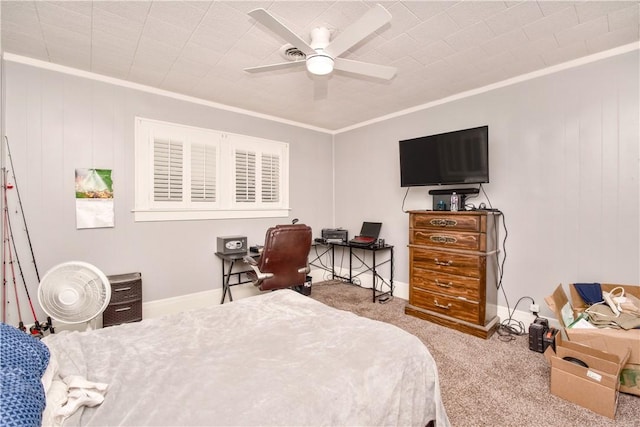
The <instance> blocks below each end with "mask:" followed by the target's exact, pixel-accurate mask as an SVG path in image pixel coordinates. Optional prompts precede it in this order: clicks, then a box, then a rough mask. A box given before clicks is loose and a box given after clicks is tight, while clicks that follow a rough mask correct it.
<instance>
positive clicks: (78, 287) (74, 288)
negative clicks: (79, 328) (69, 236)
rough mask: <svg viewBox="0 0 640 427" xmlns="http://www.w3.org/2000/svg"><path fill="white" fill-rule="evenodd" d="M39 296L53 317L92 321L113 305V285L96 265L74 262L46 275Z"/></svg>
mask: <svg viewBox="0 0 640 427" xmlns="http://www.w3.org/2000/svg"><path fill="white" fill-rule="evenodd" d="M38 299H39V301H40V306H41V307H42V309H43V310H44V311H45V313H47V315H49V316H51V317H52V318H53V319H56V320H58V321H61V322H64V323H71V324H74V323H83V322H89V321H91V320H92V319H94V318H95V317H96V316H98V315H99V314H100V313H102V312H103V311H104V310H105V309H106V307H107V305H108V304H109V300H110V299H111V285H110V283H109V279H108V278H107V276H105V275H104V273H103V272H102V271H100V270H99V269H98V268H96V267H95V266H93V265H91V264H88V263H85V262H81V261H71V262H67V263H63V264H60V265H57V266H55V267H53V268H52V269H51V270H49V271H48V272H47V274H45V276H44V277H43V278H42V280H41V281H40V287H39V288H38Z"/></svg>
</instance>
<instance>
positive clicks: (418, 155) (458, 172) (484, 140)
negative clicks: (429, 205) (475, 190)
mask: <svg viewBox="0 0 640 427" xmlns="http://www.w3.org/2000/svg"><path fill="white" fill-rule="evenodd" d="M399 146H400V185H401V186H402V187H417V186H424V185H449V184H483V183H488V182H489V127H488V126H481V127H476V128H471V129H463V130H457V131H454V132H446V133H440V134H437V135H429V136H423V137H420V138H413V139H405V140H402V141H400V142H399Z"/></svg>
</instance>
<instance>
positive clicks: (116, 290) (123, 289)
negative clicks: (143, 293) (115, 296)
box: [113, 286, 131, 292]
mask: <svg viewBox="0 0 640 427" xmlns="http://www.w3.org/2000/svg"><path fill="white" fill-rule="evenodd" d="M130 290H131V286H129V287H128V288H116V289H114V290H113V292H122V291H130Z"/></svg>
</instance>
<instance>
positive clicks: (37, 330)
mask: <svg viewBox="0 0 640 427" xmlns="http://www.w3.org/2000/svg"><path fill="white" fill-rule="evenodd" d="M4 139H5V141H6V144H7V154H8V155H9V164H10V165H11V175H12V176H13V186H9V184H8V183H7V176H8V173H7V170H6V168H3V169H4V175H3V176H4V181H5V182H4V186H3V189H4V204H5V210H6V218H7V224H8V226H7V228H8V230H9V237H10V240H11V242H12V244H13V249H14V251H15V253H16V262H17V264H18V269H19V271H20V276H21V278H22V282H23V284H24V290H25V292H26V294H27V300H28V301H29V307H30V308H31V313H32V314H33V320H34V325H33V326H32V327H31V328H30V332H31V334H32V335H35V336H42V334H43V332H44V331H46V330H50V332H51V333H54V329H53V324H52V322H51V317H47V321H46V322H45V323H42V324H41V323H40V321H39V320H38V316H37V314H36V311H35V309H34V307H33V302H32V300H31V295H30V294H29V287H28V286H27V281H26V279H25V277H24V272H23V270H22V264H21V263H20V260H19V257H18V250H17V248H16V242H15V239H14V236H13V228H12V227H11V221H10V218H9V213H8V202H7V190H8V189H13V188H15V190H16V196H17V198H18V205H19V206H20V213H21V214H22V221H23V224H24V231H25V233H26V236H27V242H28V243H29V250H30V252H31V259H32V261H33V268H34V270H35V273H36V278H37V280H38V283H40V274H39V273H38V265H37V263H36V257H35V254H34V252H33V245H32V244H31V236H30V235H29V228H28V227H27V218H26V216H25V214H24V208H23V205H22V198H21V197H20V191H19V189H18V181H17V178H16V174H15V169H14V166H13V157H12V156H11V149H10V147H9V138H7V136H6V135H5V137H4ZM3 232H6V230H3ZM9 254H10V255H11V247H10V246H9ZM11 269H12V273H13V275H14V278H13V280H14V283H15V269H14V268H13V261H12V263H11ZM3 273H4V270H3ZM21 324H22V322H21Z"/></svg>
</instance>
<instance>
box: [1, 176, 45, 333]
mask: <svg viewBox="0 0 640 427" xmlns="http://www.w3.org/2000/svg"><path fill="white" fill-rule="evenodd" d="M7 176H8V172H7V170H6V168H3V177H4V184H3V186H2V188H3V193H4V206H5V215H6V221H5V224H6V229H8V230H9V236H8V238H7V240H8V242H10V243H11V244H12V246H13V252H14V253H15V254H16V256H15V263H16V264H18V271H19V272H20V277H21V278H22V283H23V285H24V291H25V293H26V295H27V301H28V302H29V308H30V309H31V314H32V315H33V321H34V326H33V327H32V328H31V333H33V334H34V335H35V334H39V333H40V328H41V326H40V322H39V321H38V316H37V315H36V310H35V309H34V308H33V302H32V301H31V295H30V294H29V287H28V286H27V280H26V279H25V277H24V271H23V270H22V264H21V263H20V256H19V255H18V248H17V247H16V240H15V238H14V237H13V227H12V226H11V217H10V215H9V202H8V199H7V190H11V189H12V188H13V186H12V185H11V184H9V183H8V180H7ZM9 258H10V261H9V265H10V266H11V274H12V276H13V284H14V287H15V285H16V273H15V268H14V266H13V264H14V260H13V257H12V252H11V246H9ZM16 292H17V291H16ZM17 298H18V295H17V293H16V303H17V304H20V302H19V301H18V300H17ZM18 314H19V315H20V313H19V312H18ZM20 329H21V330H23V331H24V330H25V328H24V323H22V321H20Z"/></svg>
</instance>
